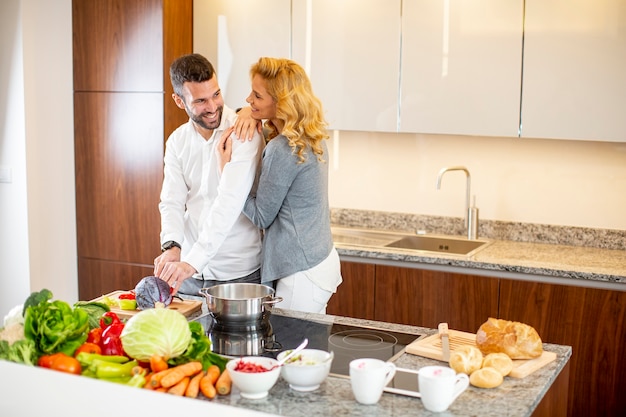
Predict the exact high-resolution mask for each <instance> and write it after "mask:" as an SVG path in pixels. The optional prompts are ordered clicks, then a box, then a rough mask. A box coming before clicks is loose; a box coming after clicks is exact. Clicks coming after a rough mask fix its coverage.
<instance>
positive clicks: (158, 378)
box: [150, 368, 174, 388]
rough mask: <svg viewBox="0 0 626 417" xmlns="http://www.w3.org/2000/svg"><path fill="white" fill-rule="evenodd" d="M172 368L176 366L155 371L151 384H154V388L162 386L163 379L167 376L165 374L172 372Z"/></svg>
mask: <svg viewBox="0 0 626 417" xmlns="http://www.w3.org/2000/svg"><path fill="white" fill-rule="evenodd" d="M172 369H174V368H169V369H166V370H165V371H161V372H155V373H153V374H152V378H150V384H151V385H152V388H159V387H160V386H161V380H162V379H163V378H164V377H165V375H167V374H169V373H170V372H172Z"/></svg>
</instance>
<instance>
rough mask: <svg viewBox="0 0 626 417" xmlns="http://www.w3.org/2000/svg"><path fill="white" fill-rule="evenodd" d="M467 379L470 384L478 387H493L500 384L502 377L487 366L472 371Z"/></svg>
mask: <svg viewBox="0 0 626 417" xmlns="http://www.w3.org/2000/svg"><path fill="white" fill-rule="evenodd" d="M469 380H470V384H472V385H473V386H475V387H478V388H495V387H497V386H499V385H500V384H502V381H504V377H503V376H502V374H501V373H500V372H498V371H497V370H495V369H494V368H491V367H489V366H487V367H484V368H482V369H479V370H478V371H475V372H473V373H472V374H471V375H470V379H469Z"/></svg>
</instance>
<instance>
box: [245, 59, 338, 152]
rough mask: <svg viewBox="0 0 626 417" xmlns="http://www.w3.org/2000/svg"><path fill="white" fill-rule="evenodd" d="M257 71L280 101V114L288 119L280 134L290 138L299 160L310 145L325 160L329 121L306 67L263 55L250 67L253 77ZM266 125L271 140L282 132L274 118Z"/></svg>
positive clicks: (277, 108) (280, 118) (277, 114)
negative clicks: (325, 141)
mask: <svg viewBox="0 0 626 417" xmlns="http://www.w3.org/2000/svg"><path fill="white" fill-rule="evenodd" d="M255 75H259V76H260V77H261V78H263V79H264V80H265V83H266V89H267V92H268V94H269V95H270V96H271V97H272V98H273V99H274V101H275V102H276V118H277V119H278V120H281V121H282V122H283V123H284V126H283V129H282V131H281V132H280V134H282V135H284V136H285V137H286V138H287V140H288V141H289V146H291V148H292V149H293V153H294V154H295V155H297V157H298V163H302V162H304V161H305V159H306V158H305V154H306V148H307V145H308V146H310V147H311V150H312V151H313V153H314V154H315V155H317V159H318V161H320V162H321V161H323V158H322V156H323V155H324V149H323V147H322V141H323V140H324V139H328V133H327V130H326V126H327V123H326V121H325V120H324V112H323V109H322V102H321V101H320V100H319V99H318V98H317V97H316V96H315V94H313V89H312V87H311V81H310V80H309V77H308V76H307V75H306V72H305V71H304V69H303V68H302V67H301V66H300V65H298V64H297V63H296V62H295V61H292V60H290V59H284V58H268V57H262V58H260V59H259V61H258V62H257V63H256V64H254V65H252V68H250V79H252V78H254V76H255ZM265 127H266V128H267V129H268V130H269V135H268V140H271V139H273V138H275V137H276V136H278V135H279V132H278V129H277V128H276V126H274V124H273V123H272V122H271V121H269V120H268V121H266V122H265Z"/></svg>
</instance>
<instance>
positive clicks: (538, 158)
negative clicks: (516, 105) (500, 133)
mask: <svg viewBox="0 0 626 417" xmlns="http://www.w3.org/2000/svg"><path fill="white" fill-rule="evenodd" d="M330 148H331V164H332V165H331V170H330V172H331V175H330V200H331V205H332V206H333V207H338V208H353V209H369V210H376V211H391V212H399V213H415V214H425V215H440V216H451V217H462V216H464V206H465V175H464V174H463V173H462V172H448V173H446V174H445V175H444V176H443V179H442V183H441V190H439V191H437V188H436V183H437V174H438V172H439V170H440V169H441V168H443V167H446V166H453V165H464V166H466V167H467V168H468V169H469V171H470V173H471V187H472V194H475V195H476V206H477V207H478V208H479V209H480V218H481V219H489V220H502V221H513V222H523V223H539V224H551V225H561V226H580V227H590V228H606V229H618V230H626V215H625V214H624V213H626V143H607V142H581V141H565V140H535V139H518V138H480V137H469V136H443V135H441V136H435V135H412V134H373V133H367V132H340V134H339V139H338V140H334V141H333V143H331V144H330Z"/></svg>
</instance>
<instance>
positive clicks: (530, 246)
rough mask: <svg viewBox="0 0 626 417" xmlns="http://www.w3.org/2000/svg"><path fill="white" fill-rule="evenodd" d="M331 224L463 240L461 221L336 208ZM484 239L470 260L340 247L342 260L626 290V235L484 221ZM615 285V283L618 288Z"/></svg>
mask: <svg viewBox="0 0 626 417" xmlns="http://www.w3.org/2000/svg"><path fill="white" fill-rule="evenodd" d="M333 224H334V225H336V226H341V227H355V228H375V229H378V230H396V231H405V232H406V231H415V229H411V228H410V227H409V225H417V228H418V229H424V230H425V231H426V232H427V233H437V234H447V235H456V236H462V234H463V225H462V219H451V220H450V219H445V218H432V217H430V218H424V216H421V217H420V216H418V217H415V218H410V219H408V220H407V219H406V217H403V216H401V215H397V214H389V213H384V214H380V213H371V212H367V214H366V215H365V214H363V212H361V211H354V210H335V211H334V212H333ZM481 232H482V233H480V234H479V238H480V239H486V240H489V241H491V243H490V244H489V245H488V246H486V247H485V248H483V249H481V250H480V251H478V252H477V253H476V254H474V255H471V256H467V257H465V256H457V255H446V254H439V253H427V252H421V253H419V252H413V253H410V252H407V251H402V250H398V249H393V248H373V247H362V246H361V247H359V246H350V245H349V244H345V243H344V244H336V247H337V250H338V252H339V254H340V255H341V256H342V257H344V258H345V257H354V258H361V259H371V260H373V261H374V260H378V261H380V260H382V261H394V262H397V261H399V262H404V263H408V264H420V265H425V266H429V265H430V266H447V267H458V268H464V269H468V271H467V272H468V273H472V271H471V270H473V271H474V272H476V273H492V274H493V273H494V272H496V273H497V272H502V273H504V274H527V275H533V276H539V277H553V278H565V279H576V280H579V283H581V282H580V281H586V284H602V283H607V284H613V285H614V286H613V288H615V287H617V288H621V285H622V284H623V285H624V288H623V290H624V291H626V250H624V244H625V242H626V232H623V231H614V230H612V231H606V230H595V229H582V228H563V227H553V226H538V225H519V224H515V225H513V226H512V225H508V224H507V225H503V224H501V223H498V222H488V221H483V222H482V223H481ZM615 284H617V285H615Z"/></svg>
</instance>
